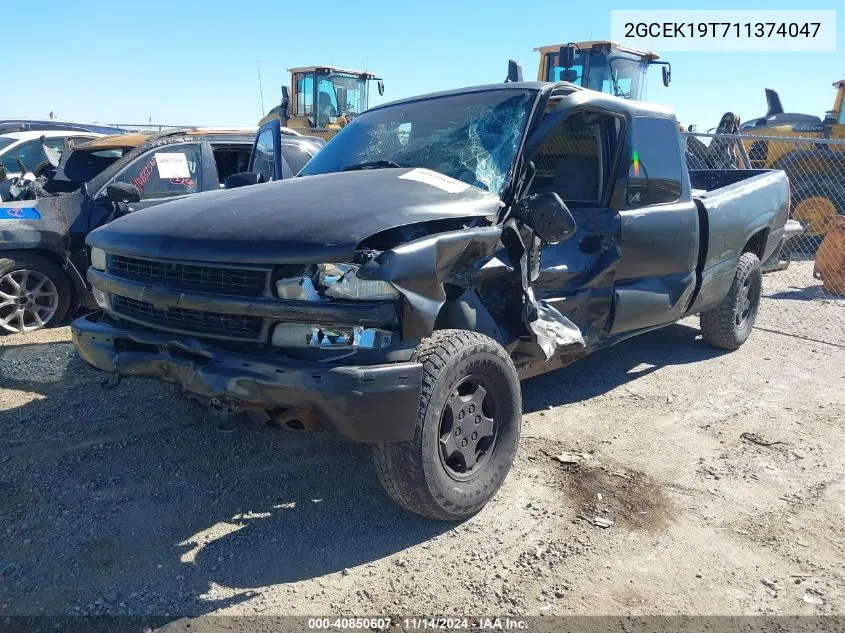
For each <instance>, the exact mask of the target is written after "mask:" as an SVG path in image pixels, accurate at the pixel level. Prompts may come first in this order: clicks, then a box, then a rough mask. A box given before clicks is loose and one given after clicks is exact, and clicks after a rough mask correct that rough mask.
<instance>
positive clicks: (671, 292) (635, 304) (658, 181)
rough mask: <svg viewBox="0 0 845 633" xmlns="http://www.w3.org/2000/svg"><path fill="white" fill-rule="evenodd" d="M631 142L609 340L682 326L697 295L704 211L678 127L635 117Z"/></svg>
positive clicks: (668, 121)
mask: <svg viewBox="0 0 845 633" xmlns="http://www.w3.org/2000/svg"><path fill="white" fill-rule="evenodd" d="M626 136H627V139H626V140H627V142H626V150H625V151H626V154H627V156H626V163H625V164H626V167H627V169H628V178H627V184H626V189H625V192H624V196H623V199H622V202H621V207H620V212H619V216H620V220H621V229H622V230H621V240H620V246H621V254H622V257H621V260H620V261H619V264H618V266H617V268H616V280H615V284H614V313H613V322H612V326H611V330H610V333H611V334H622V333H624V332H632V331H636V330H639V329H642V328H648V327H653V326H656V325H662V324H665V323H671V322H673V321H676V320H677V319H679V318H680V317H681V315H682V314H683V313H684V312H685V311H686V309H687V308H688V306H689V302H690V300H691V298H692V296H693V293H694V290H695V282H696V265H697V262H698V248H699V220H698V211H697V209H696V207H695V203H693V202H692V198H691V195H690V190H689V176H688V175H687V171H686V165H685V162H684V160H683V150H682V146H681V138H680V134H679V133H678V127H677V123H676V122H675V120H674V119H673V118H658V117H653V116H649V117H645V116H635V117H633V118H632V120H631V126H630V130H629V133H628V134H627V135H626Z"/></svg>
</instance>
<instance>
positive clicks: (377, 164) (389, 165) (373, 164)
mask: <svg viewBox="0 0 845 633" xmlns="http://www.w3.org/2000/svg"><path fill="white" fill-rule="evenodd" d="M402 167H405V165H400V164H399V163H397V162H396V161H392V160H371V161H369V162H366V163H358V164H357V165H350V166H349V167H344V168H343V171H355V170H357V169H395V168H402Z"/></svg>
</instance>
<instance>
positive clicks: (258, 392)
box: [71, 312, 422, 442]
mask: <svg viewBox="0 0 845 633" xmlns="http://www.w3.org/2000/svg"><path fill="white" fill-rule="evenodd" d="M71 331H72V333H73V344H74V345H75V346H76V349H77V350H78V351H79V354H80V355H81V356H82V358H83V359H85V361H87V362H88V363H89V364H91V365H93V366H94V367H96V368H98V369H101V370H103V371H106V372H109V373H113V374H117V375H119V376H140V377H145V378H155V379H158V380H163V381H166V382H172V383H175V384H178V385H181V387H182V389H183V391H185V392H187V393H189V394H192V395H193V396H196V397H198V398H200V399H202V400H204V401H212V400H214V399H216V400H218V401H221V402H227V403H231V404H232V407H233V408H234V409H238V408H244V409H247V408H263V409H268V410H272V409H274V408H277V407H295V408H299V409H306V410H311V411H317V412H318V413H319V414H320V416H321V417H322V418H323V419H325V420H327V421H328V422H329V423H331V424H332V425H333V426H334V427H335V428H337V430H338V431H339V432H340V433H341V434H343V435H345V436H346V437H348V438H350V439H352V440H356V441H361V442H389V441H404V440H410V439H412V438H413V436H414V430H415V427H416V419H417V413H418V410H419V401H420V391H421V386H422V365H420V364H419V363H414V362H403V363H393V364H387V365H371V366H357V367H356V366H344V365H328V364H325V363H317V362H306V361H297V360H292V359H285V358H270V357H264V356H257V355H248V354H240V353H235V352H229V351H226V350H222V349H220V348H218V347H215V346H213V345H210V344H209V343H207V342H205V341H200V340H198V339H193V338H188V337H184V336H180V335H174V334H167V333H163V332H152V331H146V330H138V329H127V328H123V327H120V326H117V325H115V324H113V323H111V322H110V321H108V320H106V319H104V318H103V313H102V312H94V313H92V314H88V315H86V316H83V317H80V318H78V319H76V320H75V321H73V323H72V324H71Z"/></svg>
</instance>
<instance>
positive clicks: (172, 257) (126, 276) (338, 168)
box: [72, 81, 789, 520]
mask: <svg viewBox="0 0 845 633" xmlns="http://www.w3.org/2000/svg"><path fill="white" fill-rule="evenodd" d="M247 180H248V179H247ZM693 190H696V193H695V195H693V194H692V191H693ZM788 207H789V185H788V182H787V179H786V177H785V176H784V174H783V173H782V172H780V171H774V170H745V171H739V170H707V171H689V170H688V168H687V166H686V164H685V161H684V159H683V146H682V141H681V138H680V136H679V133H678V124H677V121H676V119H675V117H674V115H673V114H672V112H671V111H670V110H669V109H667V108H664V107H662V106H658V105H653V104H646V103H639V102H632V101H626V100H622V99H618V98H615V97H612V96H608V95H604V94H601V93H597V92H594V91H590V90H583V89H580V88H578V87H576V86H573V85H572V84H568V83H533V82H518V81H517V82H509V83H503V84H499V85H488V86H480V87H473V88H465V89H461V90H454V91H448V92H441V93H436V94H431V95H425V96H420V97H416V98H411V99H406V100H403V101H398V102H394V103H391V104H387V105H382V106H378V107H375V108H372V109H370V110H369V111H367V112H365V113H363V114H361V115H360V116H358V117H356V118H355V120H354V121H352V122H351V123H350V124H349V125H347V126H346V127H345V128H344V129H343V130H341V131H340V132H339V133H338V134H337V136H335V137H334V138H333V139H332V140H331V141H330V142H329V143H328V144H327V145H326V147H325V148H324V149H323V150H321V151H320V152H319V153H318V154H317V155H316V156H315V157H314V158H313V159H311V160H310V161H309V162H308V163H307V164H306V165H305V167H304V168H303V170H302V172H300V177H297V178H292V179H286V180H284V181H281V182H275V183H269V184H266V185H262V186H260V187H243V188H232V189H230V190H228V191H219V192H213V193H203V194H198V195H195V196H191V197H189V198H185V199H182V200H178V201H173V202H169V203H166V204H162V205H160V206H158V207H156V208H155V209H150V210H149V211H147V212H145V213H138V214H130V215H127V216H125V217H122V218H120V219H118V220H116V221H114V222H111V223H110V224H108V225H106V226H104V227H102V228H99V229H97V230H96V231H94V232H92V233H91V234H90V235H89V236H88V240H87V242H88V244H89V245H90V246H91V267H90V268H89V269H88V279H89V281H90V283H91V284H92V286H93V288H94V291H95V294H96V297H97V301H98V302H99V304H100V306H101V307H102V310H101V311H99V312H95V313H92V314H91V315H88V316H85V317H82V318H80V319H77V320H76V321H74V323H73V325H72V330H73V339H74V344H75V345H76V348H77V349H78V350H79V353H80V354H81V355H82V357H83V358H84V359H85V360H86V361H87V362H88V363H89V364H91V365H93V366H94V367H97V368H99V369H101V370H104V371H106V372H109V373H111V374H112V375H113V376H112V378H111V379H110V380H111V381H113V382H117V381H119V380H120V377H123V376H137V377H147V378H154V379H158V380H162V381H169V382H172V383H175V384H177V385H179V386H180V387H181V388H182V389H183V390H184V392H185V393H186V394H188V395H189V396H191V397H193V398H195V399H197V400H199V401H201V402H204V403H206V404H208V405H209V407H210V409H211V411H212V412H214V414H215V416H222V417H224V418H225V416H230V415H234V414H238V413H239V412H243V411H248V410H260V411H263V412H265V414H266V415H267V416H269V417H270V419H284V420H291V419H294V418H297V419H299V420H306V419H309V416H311V417H314V416H318V417H319V419H321V420H324V421H326V422H327V423H329V424H330V425H332V426H333V427H334V428H335V429H337V431H339V432H340V433H341V434H343V435H344V436H346V437H348V438H349V439H351V440H356V441H360V442H368V443H372V444H373V446H374V460H375V466H376V470H377V473H378V477H379V479H380V481H381V483H382V484H383V486H384V488H385V489H386V491H387V493H388V494H389V496H390V497H391V498H392V499H393V500H394V501H395V502H397V503H399V504H400V505H402V506H404V507H405V508H407V509H409V510H411V511H413V512H416V513H418V514H421V515H424V516H427V517H431V518H434V519H438V520H458V519H461V518H463V517H467V516H469V515H471V514H473V513H475V512H477V511H478V510H480V509H481V508H482V507H483V506H484V505H485V503H486V502H487V501H488V500H489V499H490V498H491V497H492V496H493V495H494V494H495V493H496V491H497V489H498V488H499V486H500V485H501V483H502V481H503V480H504V478H505V476H506V475H507V473H508V471H509V469H510V467H511V464H512V462H513V459H514V455H515V453H516V448H517V442H518V440H519V436H520V425H521V415H522V403H521V392H520V382H519V381H520V379H522V378H526V377H529V376H533V375H536V374H538V373H541V372H544V371H548V370H551V369H556V368H559V367H562V366H563V365H566V364H568V363H570V362H573V361H575V360H577V359H579V358H581V357H583V356H584V355H586V354H588V353H590V352H593V351H595V350H598V349H601V348H604V347H607V346H610V345H613V344H614V343H617V342H619V341H622V340H624V339H627V338H629V337H632V336H635V335H637V334H640V333H642V332H647V331H649V330H654V329H655V328H660V327H663V326H666V325H668V324H671V323H674V322H675V321H677V320H679V319H681V318H683V317H687V316H689V315H701V317H700V323H701V330H702V333H703V338H704V340H705V341H707V342H708V343H710V344H712V345H715V346H717V347H720V348H723V349H726V350H735V349H737V348H738V347H740V346H741V345H742V344H743V343H744V342H745V340H746V339H747V338H748V336H749V335H750V334H751V331H752V326H753V324H754V320H755V318H756V316H757V312H758V308H759V305H760V295H761V285H762V276H761V270H760V262H761V261H765V260H766V259H767V258H768V257H769V256H770V255H771V254H772V253H773V252H775V250H776V249H777V248H778V247H779V246H780V244H781V242H782V241H783V239H784V225H785V223H786V220H787V215H788Z"/></svg>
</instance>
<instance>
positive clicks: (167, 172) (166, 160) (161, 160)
mask: <svg viewBox="0 0 845 633" xmlns="http://www.w3.org/2000/svg"><path fill="white" fill-rule="evenodd" d="M155 157H156V165H157V166H158V177H159V178H190V177H191V170H190V168H189V167H188V159H187V157H186V156H185V155H184V154H179V153H175V152H156V154H155Z"/></svg>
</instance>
